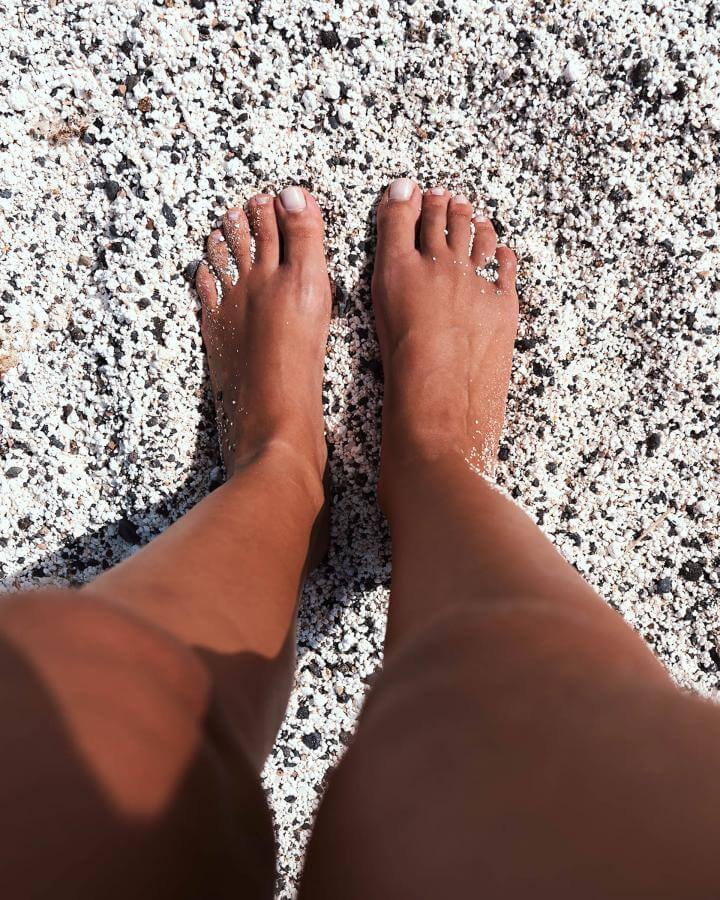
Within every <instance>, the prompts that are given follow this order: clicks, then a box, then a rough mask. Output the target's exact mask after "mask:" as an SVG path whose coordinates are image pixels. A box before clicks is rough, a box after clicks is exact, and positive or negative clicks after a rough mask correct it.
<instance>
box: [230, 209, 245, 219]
mask: <svg viewBox="0 0 720 900" xmlns="http://www.w3.org/2000/svg"><path fill="white" fill-rule="evenodd" d="M227 217H228V219H230V221H231V222H237V221H238V220H239V219H242V210H240V209H229V210H228V213H227Z"/></svg>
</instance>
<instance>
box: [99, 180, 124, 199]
mask: <svg viewBox="0 0 720 900" xmlns="http://www.w3.org/2000/svg"><path fill="white" fill-rule="evenodd" d="M103 189H104V191H105V193H106V194H107V198H108V200H109V201H110V202H111V203H112V202H113V200H114V199H115V198H116V197H117V195H118V194H119V193H120V185H119V184H118V183H117V181H112V180H108V181H106V182H105V183H104V184H103Z"/></svg>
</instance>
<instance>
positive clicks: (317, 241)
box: [275, 186, 325, 265]
mask: <svg viewBox="0 0 720 900" xmlns="http://www.w3.org/2000/svg"><path fill="white" fill-rule="evenodd" d="M275 212H276V214H277V222H278V226H279V228H280V234H281V235H282V261H283V262H284V263H289V264H290V265H300V264H305V263H308V262H313V261H315V262H319V263H321V264H322V265H324V264H325V252H324V250H323V219H322V213H321V212H320V207H319V206H318V205H317V201H316V200H315V199H314V198H313V196H312V195H311V194H309V193H308V192H307V191H306V190H305V189H304V188H301V187H295V186H292V187H286V188H285V189H284V190H282V191H280V193H279V194H278V196H277V197H276V198H275Z"/></svg>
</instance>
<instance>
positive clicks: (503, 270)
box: [495, 244, 517, 291]
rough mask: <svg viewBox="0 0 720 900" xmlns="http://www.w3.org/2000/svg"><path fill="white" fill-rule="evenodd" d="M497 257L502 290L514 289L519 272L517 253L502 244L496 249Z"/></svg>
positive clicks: (498, 281) (499, 284) (498, 283)
mask: <svg viewBox="0 0 720 900" xmlns="http://www.w3.org/2000/svg"><path fill="white" fill-rule="evenodd" d="M495 259H497V264H498V279H497V286H498V288H499V289H500V290H501V291H513V290H514V289H515V276H516V274H517V258H516V257H515V254H514V253H513V252H512V250H511V249H510V248H509V247H506V246H505V245H504V244H501V245H500V246H499V247H498V248H497V250H496V251H495Z"/></svg>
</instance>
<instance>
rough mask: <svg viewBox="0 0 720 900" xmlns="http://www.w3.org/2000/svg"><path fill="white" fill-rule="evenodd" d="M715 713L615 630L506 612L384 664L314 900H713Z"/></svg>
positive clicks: (316, 870)
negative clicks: (335, 899) (480, 899)
mask: <svg viewBox="0 0 720 900" xmlns="http://www.w3.org/2000/svg"><path fill="white" fill-rule="evenodd" d="M719 838H720V716H719V714H718V710H717V709H716V708H715V707H713V706H711V705H709V704H707V703H704V702H703V701H701V700H699V699H697V698H693V697H689V696H686V695H683V694H682V693H681V692H680V691H678V690H677V689H676V688H674V687H673V685H672V684H671V683H670V681H669V679H668V678H667V676H666V675H665V673H664V671H663V670H662V669H661V667H660V666H659V664H658V663H657V662H656V661H655V660H654V658H653V657H652V655H651V654H650V652H649V650H648V649H647V648H646V647H645V645H644V644H643V643H642V642H641V641H640V640H639V639H638V638H637V637H636V636H635V635H634V634H633V633H632V632H630V631H629V629H627V628H626V626H624V624H623V623H622V622H620V621H618V622H615V621H614V620H611V619H608V618H606V617H604V616H602V617H600V619H596V618H594V617H593V616H592V615H590V616H588V615H585V614H582V613H581V614H578V615H574V614H573V613H571V612H567V611H562V612H558V611H556V610H555V609H553V608H548V607H546V606H544V605H543V604H540V603H538V602H537V601H532V602H530V601H528V602H527V603H525V602H522V601H519V600H513V599H509V600H507V601H506V602H503V603H499V602H498V603H490V604H484V605H483V606H482V607H474V608H472V609H469V608H462V609H457V610H449V611H448V612H447V614H445V615H443V616H441V617H440V618H439V619H438V620H436V621H435V622H434V623H433V624H432V626H429V627H427V628H426V629H425V630H424V631H423V633H422V635H419V636H418V637H417V638H416V639H414V640H413V641H412V642H411V643H409V644H406V645H405V646H404V647H403V648H401V649H399V650H398V651H397V652H396V653H394V654H393V656H392V657H391V658H390V659H389V660H388V661H387V663H386V666H385V669H384V671H383V672H382V674H381V675H380V676H379V678H378V680H377V682H376V684H375V686H374V687H373V690H372V692H371V694H370V696H369V698H368V702H367V704H366V707H365V709H364V711H363V714H362V716H361V719H360V723H359V727H358V730H357V734H356V737H355V740H354V742H353V744H352V745H351V747H350V749H349V751H348V753H347V755H346V757H345V759H344V760H343V761H342V763H341V764H340V766H339V768H338V770H337V771H336V773H335V774H334V775H333V777H332V779H331V781H330V784H329V788H328V792H327V795H326V797H325V799H324V801H323V803H322V806H321V809H320V812H319V815H318V820H317V823H316V828H315V832H314V834H313V837H312V840H311V845H310V849H309V854H308V860H307V865H306V871H305V875H304V879H303V886H302V890H301V897H302V898H303V900H310V898H312V900H315V898H330V897H338V896H342V897H343V898H347V900H354V898H358V900H360V898H363V900H368V898H373V900H384V898H396V897H402V898H403V900H425V898H427V900H430V898H437V897H473V896H487V897H493V898H494V897H498V898H500V897H502V898H521V897H522V898H525V897H528V896H533V897H541V898H545V897H547V898H553V900H557V898H568V900H569V898H573V900H575V898H577V897H583V898H585V900H587V898H596V897H597V898H601V897H602V898H607V897H628V898H629V897H633V898H637V897H648V898H650V897H653V898H658V897H667V898H670V897H672V898H678V897H683V898H687V897H693V898H701V897H702V898H706V897H707V898H708V900H709V898H710V897H713V896H715V895H716V890H715V874H714V873H715V863H714V860H715V848H716V846H717V841H718V839H719Z"/></svg>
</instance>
